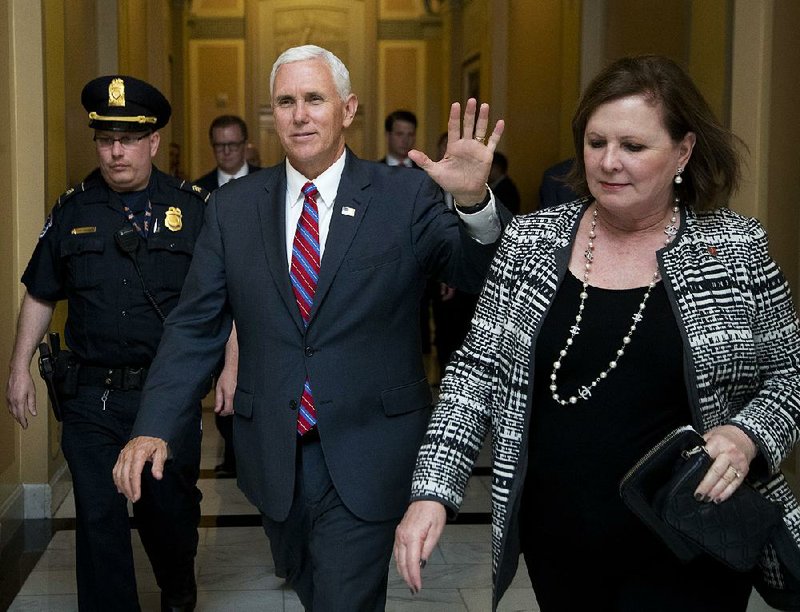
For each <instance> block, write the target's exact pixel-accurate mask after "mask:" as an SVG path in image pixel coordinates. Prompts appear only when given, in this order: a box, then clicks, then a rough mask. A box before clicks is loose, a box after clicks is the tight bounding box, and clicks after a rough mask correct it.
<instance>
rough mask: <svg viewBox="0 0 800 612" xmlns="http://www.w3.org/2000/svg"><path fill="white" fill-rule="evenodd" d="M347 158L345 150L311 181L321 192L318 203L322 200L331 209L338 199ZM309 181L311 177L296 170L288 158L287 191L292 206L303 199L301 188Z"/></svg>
mask: <svg viewBox="0 0 800 612" xmlns="http://www.w3.org/2000/svg"><path fill="white" fill-rule="evenodd" d="M346 159H347V153H346V150H345V151H343V152H342V154H341V155H340V156H339V159H337V160H336V161H335V162H333V164H331V165H330V166H329V167H328V169H327V170H325V172H323V173H322V174H320V175H319V176H318V177H317V178H315V179H314V180H313V181H311V182H313V183H314V186H315V187H316V188H317V191H318V192H319V198H317V205H319V203H320V200H322V204H323V205H324V206H326V207H327V208H329V209H330V208H332V207H333V203H334V201H335V200H336V193H337V192H338V191H339V182H340V180H341V178H342V172H344V164H345V160H346ZM309 181H310V179H308V178H306V177H305V176H303V175H302V174H301V173H300V172H299V171H298V170H296V169H295V168H294V166H292V164H291V163H289V160H288V159H287V160H286V191H287V193H288V194H289V197H290V201H291V202H292V207H294V206H295V205H297V204H298V203H300V202H302V201H303V197H302V193H301V190H302V189H303V185H305V184H306V183H307V182H309ZM291 198H294V199H291Z"/></svg>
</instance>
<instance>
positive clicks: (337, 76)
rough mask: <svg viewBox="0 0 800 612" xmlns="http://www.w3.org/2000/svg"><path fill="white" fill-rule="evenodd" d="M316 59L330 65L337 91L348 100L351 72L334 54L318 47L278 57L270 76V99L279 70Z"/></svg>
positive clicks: (300, 49) (312, 46)
mask: <svg viewBox="0 0 800 612" xmlns="http://www.w3.org/2000/svg"><path fill="white" fill-rule="evenodd" d="M314 59H320V60H322V61H324V62H325V63H326V64H327V65H328V67H329V68H330V70H331V76H332V77H333V83H334V85H336V91H337V92H339V97H341V99H342V101H345V100H347V97H348V96H349V95H350V72H349V71H348V70H347V66H345V65H344V63H343V62H342V60H340V59H339V58H338V57H336V56H335V55H334V54H333V53H331V52H330V51H328V50H327V49H323V48H322V47H318V46H317V45H303V46H301V47H292V48H291V49H287V50H286V51H284V52H283V53H281V54H280V55H279V56H278V59H276V60H275V63H274V64H273V65H272V72H271V73H270V75H269V95H270V97H272V89H273V86H274V85H275V74H276V73H277V72H278V68H280V67H281V66H283V65H284V64H291V63H292V62H302V61H305V60H314Z"/></svg>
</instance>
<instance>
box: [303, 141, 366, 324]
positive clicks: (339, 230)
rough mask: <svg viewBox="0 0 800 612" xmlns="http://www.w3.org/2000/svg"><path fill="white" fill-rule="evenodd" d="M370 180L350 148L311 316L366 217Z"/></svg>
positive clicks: (362, 164)
mask: <svg viewBox="0 0 800 612" xmlns="http://www.w3.org/2000/svg"><path fill="white" fill-rule="evenodd" d="M369 184H370V179H369V174H368V172H367V171H366V162H362V161H361V160H360V159H358V158H357V157H356V156H355V155H353V154H352V153H351V152H350V150H349V149H348V150H347V160H346V162H345V167H344V171H343V172H342V178H341V180H340V181H339V190H338V192H337V194H336V203H335V204H334V206H333V210H332V211H331V215H332V216H331V224H330V227H329V228H328V237H327V239H326V241H325V252H324V253H323V255H322V262H321V264H320V271H319V281H318V282H317V292H316V294H315V295H314V306H313V308H312V309H311V319H313V318H314V315H315V314H316V313H317V310H319V307H320V304H322V302H323V300H324V299H325V295H326V294H327V293H328V290H330V288H331V284H332V283H333V279H334V278H336V274H337V273H338V271H339V268H340V267H341V266H342V262H343V261H344V256H345V254H346V253H347V251H348V250H349V249H350V244H351V243H352V242H353V238H354V237H355V235H356V232H357V230H358V226H359V225H360V224H361V220H362V219H363V218H364V213H365V212H366V210H367V206H368V204H369V200H370V191H369V189H368V187H369Z"/></svg>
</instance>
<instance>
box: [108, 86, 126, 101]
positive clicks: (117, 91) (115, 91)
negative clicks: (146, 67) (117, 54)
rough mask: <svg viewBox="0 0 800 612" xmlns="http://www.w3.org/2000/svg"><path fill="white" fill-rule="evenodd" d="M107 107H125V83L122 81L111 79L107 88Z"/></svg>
mask: <svg viewBox="0 0 800 612" xmlns="http://www.w3.org/2000/svg"><path fill="white" fill-rule="evenodd" d="M108 105H109V106H125V82H124V81H123V80H122V79H112V80H111V83H110V84H109V86H108Z"/></svg>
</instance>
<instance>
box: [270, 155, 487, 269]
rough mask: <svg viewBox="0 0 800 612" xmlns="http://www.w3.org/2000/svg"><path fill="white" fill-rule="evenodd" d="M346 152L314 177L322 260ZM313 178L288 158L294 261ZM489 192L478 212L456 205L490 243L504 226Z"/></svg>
mask: <svg viewBox="0 0 800 612" xmlns="http://www.w3.org/2000/svg"><path fill="white" fill-rule="evenodd" d="M345 159H346V153H345V152H343V153H342V155H341V156H340V157H339V159H337V160H336V161H335V162H334V163H333V165H331V166H330V167H329V168H328V169H327V170H325V172H323V173H322V174H320V175H319V176H318V177H317V178H315V179H314V180H313V181H311V182H313V183H314V186H315V187H316V188H317V191H318V192H319V195H317V211H318V213H319V256H320V261H322V257H323V256H324V254H325V241H326V240H327V239H328V229H329V228H330V226H331V215H332V214H333V205H334V203H335V202H336V194H337V192H338V191H339V182H340V181H341V178H342V172H343V171H344V163H345ZM309 180H310V179H308V178H306V177H305V176H303V175H302V174H301V173H300V172H299V171H298V170H296V169H295V168H294V167H293V166H292V164H290V163H289V160H288V159H287V160H286V232H285V234H286V261H287V263H288V264H289V267H291V265H292V245H293V244H294V235H295V232H296V231H297V222H298V221H299V220H300V215H301V214H302V212H303V191H302V190H303V185H305V184H306V183H307V182H309ZM489 193H490V199H489V203H488V204H487V205H486V206H485V207H484V208H483V209H482V210H479V211H478V212H476V213H471V214H469V213H464V212H463V211H461V209H459V208H458V207H456V213H457V214H458V216H459V217H461V219H462V220H463V221H464V225H465V226H466V227H467V231H468V232H469V234H470V235H471V236H472V238H473V239H475V240H476V241H478V242H479V243H481V244H490V243H492V242H494V241H495V240H497V239H498V238H499V237H500V232H501V231H502V227H501V225H500V217H499V216H498V214H497V209H496V208H495V203H494V194H493V193H491V191H490V192H489Z"/></svg>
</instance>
